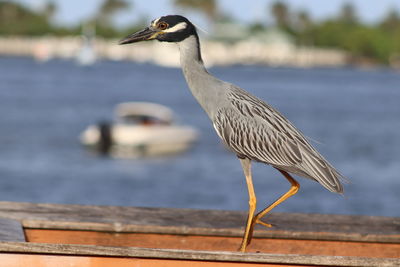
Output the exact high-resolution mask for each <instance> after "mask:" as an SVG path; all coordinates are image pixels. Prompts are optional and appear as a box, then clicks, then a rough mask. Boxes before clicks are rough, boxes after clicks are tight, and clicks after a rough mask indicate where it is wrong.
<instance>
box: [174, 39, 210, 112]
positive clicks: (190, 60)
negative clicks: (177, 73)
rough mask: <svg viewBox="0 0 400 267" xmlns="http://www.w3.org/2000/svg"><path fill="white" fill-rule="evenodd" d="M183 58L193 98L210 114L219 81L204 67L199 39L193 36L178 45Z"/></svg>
mask: <svg viewBox="0 0 400 267" xmlns="http://www.w3.org/2000/svg"><path fill="white" fill-rule="evenodd" d="M178 45H179V50H180V57H181V67H182V71H183V75H184V76H185V79H186V82H187V84H188V86H189V89H190V91H191V92H192V94H193V96H194V97H195V98H196V99H197V101H198V102H199V103H200V105H201V106H202V107H203V109H205V111H206V112H207V113H208V115H209V116H211V114H210V110H211V109H210V108H211V107H210V106H209V105H210V104H212V102H213V99H208V98H212V97H213V96H214V95H215V88H214V86H212V85H214V84H215V83H213V82H215V81H217V79H216V78H215V77H213V76H211V75H210V74H209V73H208V71H207V69H206V68H205V66H204V63H203V60H202V58H201V52H200V43H199V37H198V36H197V35H192V36H190V37H188V38H186V39H185V40H183V41H181V42H179V43H178Z"/></svg>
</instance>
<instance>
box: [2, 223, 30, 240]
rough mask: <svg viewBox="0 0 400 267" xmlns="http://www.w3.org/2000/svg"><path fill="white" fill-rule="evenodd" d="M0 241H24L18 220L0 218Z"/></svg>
mask: <svg viewBox="0 0 400 267" xmlns="http://www.w3.org/2000/svg"><path fill="white" fill-rule="evenodd" d="M0 241H13V242H24V241H25V235H24V230H23V229H22V225H21V223H20V222H19V221H16V220H12V219H5V218H0Z"/></svg>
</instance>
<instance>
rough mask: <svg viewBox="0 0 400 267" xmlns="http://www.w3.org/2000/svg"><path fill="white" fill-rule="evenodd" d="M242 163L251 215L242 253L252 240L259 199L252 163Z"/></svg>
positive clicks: (246, 160) (242, 160)
mask: <svg viewBox="0 0 400 267" xmlns="http://www.w3.org/2000/svg"><path fill="white" fill-rule="evenodd" d="M240 163H241V164H242V168H243V172H244V175H245V177H246V183H247V189H248V190H249V215H248V217H247V223H246V229H245V231H244V236H243V239H242V244H241V245H240V248H239V250H240V251H241V252H245V250H246V247H247V245H248V244H249V243H250V241H249V240H250V239H251V237H250V236H249V235H250V234H252V232H253V231H252V230H251V227H252V225H254V223H253V220H254V213H255V210H256V205H257V199H256V194H255V192H254V186H253V181H252V178H251V162H250V160H249V159H240Z"/></svg>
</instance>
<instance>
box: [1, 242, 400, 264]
mask: <svg viewBox="0 0 400 267" xmlns="http://www.w3.org/2000/svg"><path fill="white" fill-rule="evenodd" d="M10 252H12V253H25V254H35V253H39V254H49V255H54V254H55V255H75V256H110V257H129V258H152V259H175V260H194V261H200V260H201V261H215V262H242V263H243V262H246V263H275V264H299V265H301V264H303V265H320V266H321V265H322V266H399V265H400V260H399V259H387V258H380V259H375V258H357V257H339V256H314V255H290V254H289V255H288V254H266V253H240V252H221V251H218V252H214V251H191V250H175V249H150V248H133V247H103V246H92V245H66V244H39V243H15V242H0V253H10Z"/></svg>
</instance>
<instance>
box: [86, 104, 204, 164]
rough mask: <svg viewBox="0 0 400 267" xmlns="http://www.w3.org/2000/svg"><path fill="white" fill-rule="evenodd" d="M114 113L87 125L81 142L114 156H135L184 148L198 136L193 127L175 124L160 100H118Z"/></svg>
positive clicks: (145, 155) (183, 149)
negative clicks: (110, 118)
mask: <svg viewBox="0 0 400 267" xmlns="http://www.w3.org/2000/svg"><path fill="white" fill-rule="evenodd" d="M115 117H116V120H115V122H114V123H106V122H100V123H98V124H97V125H90V126H89V127H88V128H87V129H86V130H85V131H83V133H82V134H81V136H80V140H81V143H82V144H83V145H85V146H87V147H89V148H92V149H95V150H97V151H98V152H100V153H103V154H109V155H111V156H114V157H122V158H127V157H129V158H132V157H133V158H137V157H151V156H161V155H167V154H177V153H180V152H183V151H186V150H187V149H188V148H189V147H190V146H191V145H192V144H193V143H194V142H195V141H196V139H197V137H198V133H197V131H196V129H194V128H193V127H191V126H185V125H179V124H176V123H175V121H174V114H173V112H172V110H171V109H169V108H167V107H165V106H163V105H160V104H155V103H147V102H127V103H121V104H119V105H117V106H116V109H115Z"/></svg>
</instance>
